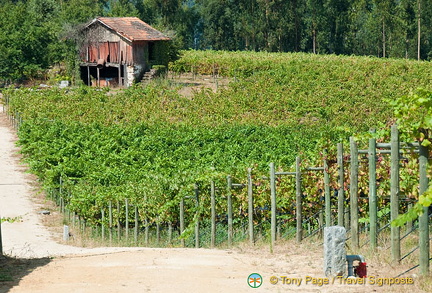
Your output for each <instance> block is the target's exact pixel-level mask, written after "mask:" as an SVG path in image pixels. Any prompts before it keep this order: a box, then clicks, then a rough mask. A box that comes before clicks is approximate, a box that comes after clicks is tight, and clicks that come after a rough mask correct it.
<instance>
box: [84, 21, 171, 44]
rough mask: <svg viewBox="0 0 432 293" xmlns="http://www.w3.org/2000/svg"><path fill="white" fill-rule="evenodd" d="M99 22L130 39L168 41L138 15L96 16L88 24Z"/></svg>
mask: <svg viewBox="0 0 432 293" xmlns="http://www.w3.org/2000/svg"><path fill="white" fill-rule="evenodd" d="M95 22H100V23H102V24H103V25H105V26H106V27H108V28H110V29H112V30H114V31H115V32H116V33H118V34H119V35H120V36H122V37H124V38H126V39H128V40H130V41H168V40H170V38H169V37H167V36H165V35H164V34H163V33H161V32H160V31H158V30H156V29H154V28H153V27H151V26H150V25H148V24H147V23H145V22H144V21H142V20H141V19H139V18H138V17H98V18H96V19H94V20H93V21H92V22H91V23H90V24H89V25H88V26H91V25H92V24H93V23H95Z"/></svg>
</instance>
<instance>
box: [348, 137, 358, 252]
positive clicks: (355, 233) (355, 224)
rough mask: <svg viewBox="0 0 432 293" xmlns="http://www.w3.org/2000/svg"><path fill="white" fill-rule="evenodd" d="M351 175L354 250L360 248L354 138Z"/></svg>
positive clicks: (353, 142) (356, 162)
mask: <svg viewBox="0 0 432 293" xmlns="http://www.w3.org/2000/svg"><path fill="white" fill-rule="evenodd" d="M350 153H351V175H350V206H351V243H352V248H353V249H358V247H359V235H358V232H359V227H358V165H359V164H358V149H357V143H356V142H355V140H354V138H353V137H350Z"/></svg>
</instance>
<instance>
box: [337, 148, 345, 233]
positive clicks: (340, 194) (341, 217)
mask: <svg viewBox="0 0 432 293" xmlns="http://www.w3.org/2000/svg"><path fill="white" fill-rule="evenodd" d="M337 164H338V167H339V180H338V182H339V190H338V225H339V226H342V227H343V226H344V217H345V209H344V204H345V198H344V164H343V144H342V143H338V144H337Z"/></svg>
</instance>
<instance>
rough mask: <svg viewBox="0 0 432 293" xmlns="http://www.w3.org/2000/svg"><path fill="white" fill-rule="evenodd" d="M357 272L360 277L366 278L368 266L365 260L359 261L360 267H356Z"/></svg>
mask: <svg viewBox="0 0 432 293" xmlns="http://www.w3.org/2000/svg"><path fill="white" fill-rule="evenodd" d="M356 274H357V276H358V277H359V278H366V276H367V267H366V263H365V262H359V265H358V267H357V268H356Z"/></svg>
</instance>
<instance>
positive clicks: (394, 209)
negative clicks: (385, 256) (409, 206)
mask: <svg viewBox="0 0 432 293" xmlns="http://www.w3.org/2000/svg"><path fill="white" fill-rule="evenodd" d="M390 145H391V151H390V156H391V159H390V160H391V162H390V221H393V220H396V218H397V217H398V216H399V158H400V157H399V131H398V129H397V125H392V127H391V140H390ZM391 251H392V253H391V254H392V261H394V262H399V260H400V258H401V249H400V228H399V227H397V226H393V225H391Z"/></svg>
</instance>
